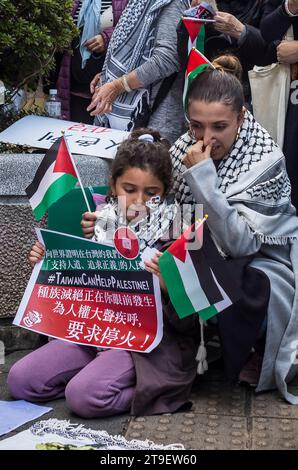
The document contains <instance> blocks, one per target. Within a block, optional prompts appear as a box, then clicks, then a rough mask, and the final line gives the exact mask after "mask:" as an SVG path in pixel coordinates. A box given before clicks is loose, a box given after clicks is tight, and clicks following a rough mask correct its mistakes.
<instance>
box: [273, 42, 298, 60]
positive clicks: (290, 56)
mask: <svg viewBox="0 0 298 470" xmlns="http://www.w3.org/2000/svg"><path fill="white" fill-rule="evenodd" d="M276 51H277V60H278V62H279V63H280V64H295V63H296V62H298V41H281V43H280V44H279V45H278V46H277V49H276Z"/></svg>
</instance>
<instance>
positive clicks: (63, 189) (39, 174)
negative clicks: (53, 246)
mask: <svg viewBox="0 0 298 470" xmlns="http://www.w3.org/2000/svg"><path fill="white" fill-rule="evenodd" d="M78 181H80V178H79V174H78V171H77V169H76V166H75V163H74V161H73V159H72V156H71V154H70V152H69V150H68V148H67V144H66V141H65V138H64V136H62V137H60V138H59V139H57V140H56V141H55V142H54V144H53V145H52V147H50V148H49V150H48V151H47V153H46V154H45V156H44V158H43V160H42V161H41V164H40V165H39V167H38V169H37V171H36V174H35V176H34V179H33V181H32V183H31V184H30V185H29V186H28V187H27V188H26V190H25V191H26V194H27V196H28V199H29V202H30V204H31V207H32V210H33V213H34V216H35V218H36V220H40V219H41V218H42V217H43V215H44V214H45V213H46V211H47V210H48V208H49V207H50V206H51V205H52V204H53V203H54V202H56V201H58V199H60V198H61V197H63V196H64V195H65V194H67V193H68V192H69V191H71V190H72V189H73V188H74V186H75V185H76V183H77V182H78ZM83 192H84V191H83ZM84 196H85V200H87V199H86V195H85V194H84ZM87 207H88V210H90V208H89V205H88V204H87Z"/></svg>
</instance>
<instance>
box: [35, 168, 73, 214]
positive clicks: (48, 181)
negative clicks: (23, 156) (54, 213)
mask: <svg viewBox="0 0 298 470" xmlns="http://www.w3.org/2000/svg"><path fill="white" fill-rule="evenodd" d="M55 163H56V160H55V161H54V162H53V163H52V165H51V166H50V167H49V168H48V169H47V171H46V172H45V174H44V175H43V178H42V180H41V182H40V183H39V186H38V188H37V190H36V191H35V193H34V194H33V196H32V197H31V199H30V204H31V207H32V209H33V210H34V209H35V208H36V207H37V206H38V205H39V204H40V203H41V201H42V200H43V198H44V195H45V193H46V192H47V190H48V189H49V187H50V186H51V185H52V184H53V183H54V182H55V181H56V180H57V179H59V178H60V177H61V176H63V175H65V173H53V170H54V166H55Z"/></svg>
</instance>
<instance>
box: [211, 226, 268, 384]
mask: <svg viewBox="0 0 298 470" xmlns="http://www.w3.org/2000/svg"><path fill="white" fill-rule="evenodd" d="M206 232H207V231H205V230H204V243H203V251H204V252H205V254H206V257H207V259H208V263H209V265H210V267H211V269H212V271H213V272H214V274H215V276H216V278H217V280H218V282H219V284H221V285H222V286H224V289H225V291H226V293H227V294H228V295H229V297H230V298H231V297H232V293H233V291H234V292H236V293H238V294H239V300H238V301H237V302H235V303H234V304H233V305H231V306H230V307H228V308H227V309H225V310H224V311H223V312H221V313H219V314H218V315H217V316H216V319H217V330H218V334H219V337H220V341H221V348H222V355H223V360H224V366H225V372H226V375H227V377H228V378H229V379H231V380H235V379H237V377H238V375H239V372H240V370H241V369H242V367H243V366H244V364H245V363H246V361H247V359H248V356H249V354H250V352H251V348H252V347H254V346H255V345H256V343H257V342H258V341H259V339H260V338H259V337H260V331H261V330H262V327H263V326H264V321H265V318H266V315H267V308H268V303H269V297H270V281H269V279H268V277H267V276H266V274H264V273H263V272H262V271H260V270H259V269H256V268H252V267H250V266H249V263H250V262H251V261H252V259H253V256H243V257H241V258H228V259H223V258H222V257H221V256H220V255H219V253H218V250H217V248H216V247H215V245H214V243H213V241H212V239H211V237H210V235H209V233H208V232H207V233H206Z"/></svg>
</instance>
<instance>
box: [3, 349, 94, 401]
mask: <svg viewBox="0 0 298 470" xmlns="http://www.w3.org/2000/svg"><path fill="white" fill-rule="evenodd" d="M96 352H97V351H96V349H95V348H88V347H87V348H86V347H82V346H79V345H78V344H74V343H68V342H66V341H61V340H53V341H50V342H49V343H47V344H45V345H44V346H42V347H41V348H39V349H37V350H36V351H33V352H32V353H30V354H28V355H27V356H25V357H24V358H22V359H21V360H20V361H18V362H17V363H16V364H14V365H13V366H12V368H11V369H10V372H9V374H8V379H7V384H8V388H9V391H10V393H11V395H12V396H13V397H14V398H16V399H22V400H28V401H48V400H53V399H56V398H60V397H63V396H64V390H65V386H66V384H67V383H68V382H69V380H70V379H71V378H72V377H73V376H74V375H75V374H77V373H78V372H79V371H80V370H81V369H82V368H83V367H85V366H86V365H87V364H88V363H89V362H90V361H92V359H93V358H94V357H95V355H96Z"/></svg>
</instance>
